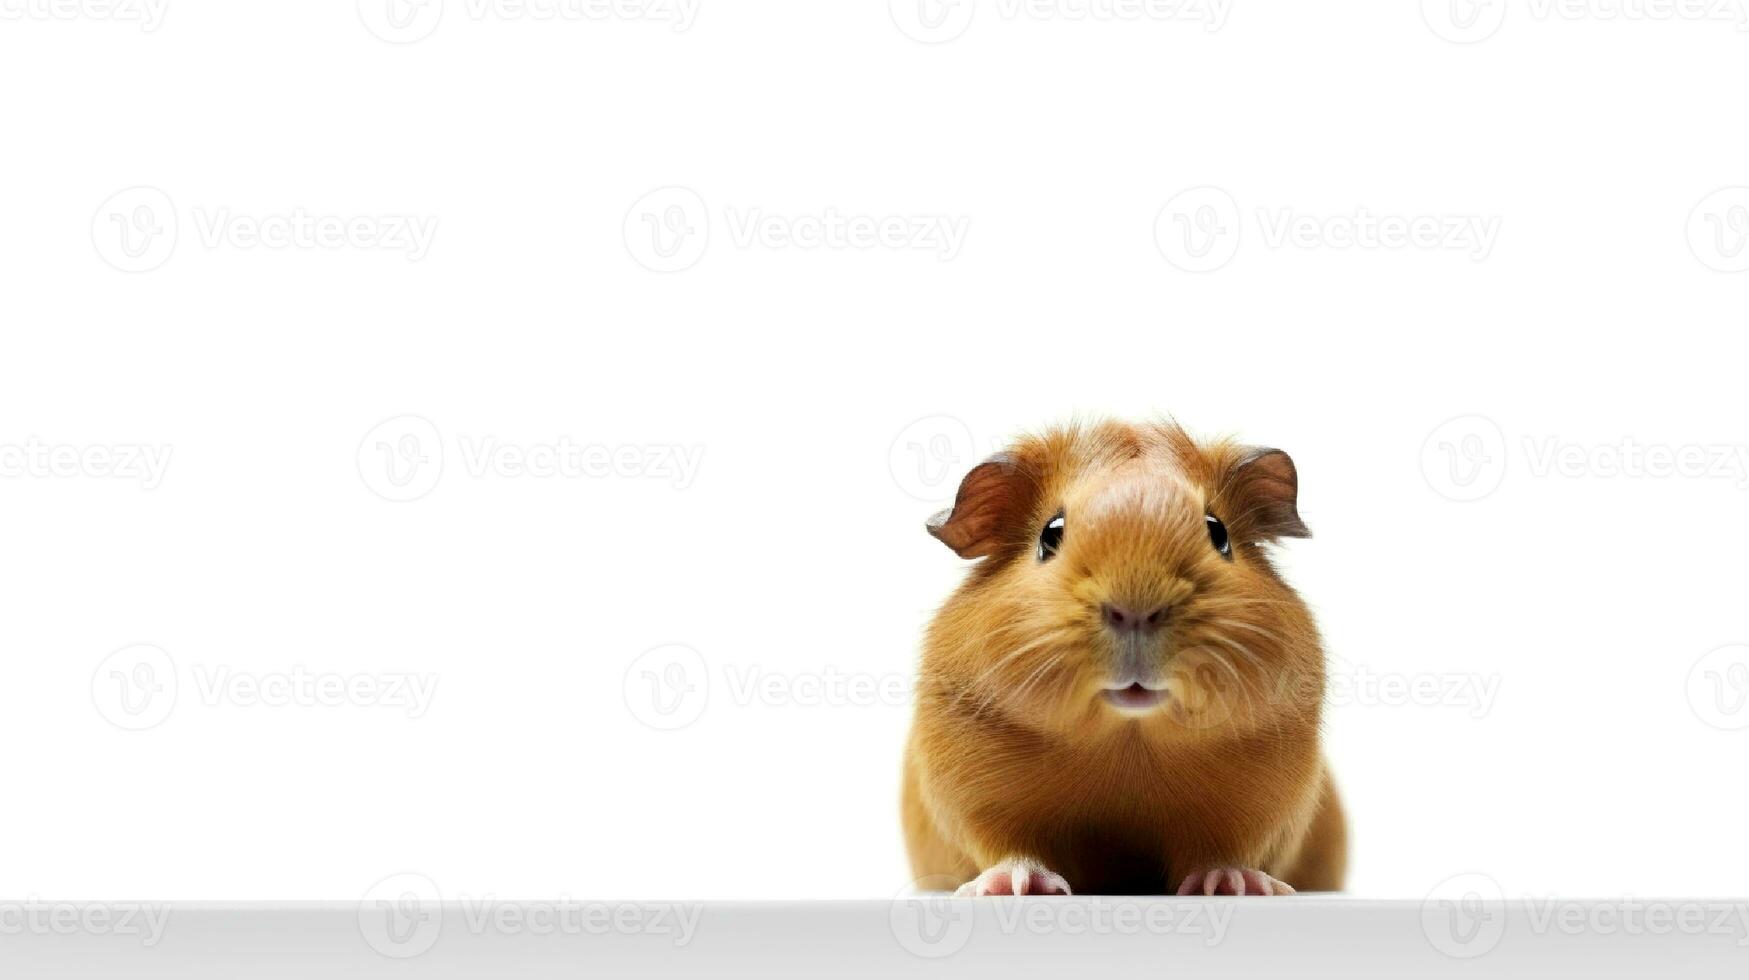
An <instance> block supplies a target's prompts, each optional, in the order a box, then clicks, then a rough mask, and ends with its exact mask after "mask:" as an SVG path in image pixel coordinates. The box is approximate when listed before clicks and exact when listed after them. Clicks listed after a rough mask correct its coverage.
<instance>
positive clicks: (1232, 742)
mask: <svg viewBox="0 0 1749 980" xmlns="http://www.w3.org/2000/svg"><path fill="white" fill-rule="evenodd" d="M1297 495H1298V476H1297V474H1296V472H1295V469H1294V464H1293V461H1292V460H1291V459H1289V458H1288V456H1287V454H1286V453H1283V452H1281V451H1279V450H1274V449H1255V448H1247V447H1244V446H1239V445H1236V444H1233V443H1231V442H1218V443H1213V444H1207V445H1204V444H1199V443H1198V442H1196V441H1195V440H1193V439H1192V438H1191V437H1189V436H1188V435H1186V434H1185V433H1184V431H1183V430H1182V429H1180V428H1179V427H1178V426H1176V425H1174V424H1168V423H1159V424H1145V425H1129V424H1123V423H1117V422H1104V423H1099V424H1092V425H1078V426H1071V427H1068V428H1062V429H1057V430H1053V431H1049V432H1046V433H1044V434H1043V435H1040V436H1035V437H1029V438H1026V439H1023V440H1021V441H1020V442H1018V443H1017V444H1015V445H1014V446H1012V447H1011V448H1010V449H1009V450H1007V451H1005V452H1003V453H999V454H998V455H996V456H995V457H993V458H991V459H990V460H987V461H986V462H984V463H981V464H979V465H978V466H977V467H975V468H974V469H973V470H972V471H971V472H970V473H968V474H967V475H966V477H965V479H964V481H963V482H962V483H961V484H960V487H959V493H958V495H957V496H956V497H955V499H954V505H953V507H952V508H951V509H949V510H947V511H943V512H942V513H940V514H937V515H936V516H935V517H934V518H933V519H931V520H930V522H929V532H930V533H931V534H933V535H934V536H935V537H936V538H938V539H940V540H941V542H942V543H944V544H946V545H947V546H948V547H949V548H952V549H953V550H954V552H955V553H957V554H958V555H959V556H960V557H962V558H975V559H979V561H978V564H976V565H974V566H973V567H972V568H971V569H970V571H969V573H968V575H967V577H966V580H965V581H964V583H962V584H961V585H960V587H959V589H958V590H956V591H955V592H954V594H953V596H952V597H951V598H949V599H948V601H947V603H946V605H944V606H943V607H942V609H941V610H940V612H939V613H937V614H936V616H935V619H934V620H933V621H932V622H931V623H930V626H929V630H928V634H927V637H926V640H925V643H924V650H923V663H922V673H921V676H920V679H919V684H918V703H917V708H916V717H915V720H914V722H913V724H912V730H911V737H910V741H909V744H908V746H907V749H906V759H905V777H904V791H903V801H902V811H903V813H902V816H903V820H904V825H905V837H906V846H907V849H908V850H909V852H910V856H911V867H912V872H913V874H914V875H915V876H916V877H917V878H918V879H919V881H925V880H927V881H929V882H931V883H933V884H937V885H939V884H940V883H944V882H946V883H952V884H957V883H960V882H964V884H963V885H961V886H960V887H959V894H962V895H989V894H998V895H1007V894H1014V895H1026V894H1070V893H1071V891H1073V892H1082V893H1094V894H1180V895H1184V894H1208V895H1216V894H1228V895H1284V894H1292V893H1293V892H1294V891H1295V890H1296V889H1307V890H1317V891H1329V890H1335V889H1339V888H1341V887H1342V879H1343V874H1344V870H1345V865H1346V853H1347V841H1346V829H1345V826H1344V821H1343V815H1342V810H1341V806H1340V804H1339V802H1338V800H1337V796H1336V789H1335V786H1334V784H1333V783H1332V781H1331V778H1330V774H1329V770H1328V767H1327V766H1326V765H1325V762H1324V758H1323V752H1322V750H1321V748H1320V747H1319V740H1318V735H1319V709H1320V704H1321V702H1322V700H1323V694H1324V653H1323V648H1322V646H1321V645H1320V642H1319V639H1318V632H1317V628H1316V626H1315V625H1314V624H1313V622H1312V615H1311V612H1310V611H1309V610H1308V609H1307V608H1306V606H1305V603H1304V602H1302V601H1301V600H1300V598H1299V596H1298V595H1297V594H1295V593H1294V591H1293V590H1292V589H1290V588H1289V587H1288V586H1287V584H1286V583H1285V582H1283V581H1282V579H1281V577H1280V576H1279V575H1278V574H1277V573H1276V571H1275V569H1274V567H1273V566H1272V565H1271V564H1270V562H1269V558H1268V556H1267V555H1266V554H1265V551H1264V546H1265V545H1266V544H1268V543H1269V542H1273V541H1276V540H1277V539H1280V538H1284V537H1305V536H1307V535H1308V534H1309V532H1308V531H1307V530H1306V527H1305V525H1304V524H1302V523H1301V522H1300V516H1299V510H1298V507H1297V503H1296V497H1297Z"/></svg>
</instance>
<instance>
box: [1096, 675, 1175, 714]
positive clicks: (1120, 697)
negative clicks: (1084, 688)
mask: <svg viewBox="0 0 1749 980" xmlns="http://www.w3.org/2000/svg"><path fill="white" fill-rule="evenodd" d="M1099 693H1100V696H1101V697H1103V698H1104V699H1105V703H1106V704H1109V705H1111V706H1112V707H1114V708H1116V709H1117V710H1119V711H1122V712H1124V713H1126V714H1129V713H1134V714H1144V713H1146V712H1149V711H1153V710H1154V709H1155V708H1158V707H1160V706H1161V705H1162V704H1165V703H1166V696H1167V694H1166V689H1165V688H1163V687H1158V688H1156V687H1148V686H1147V685H1145V684H1143V683H1141V682H1140V681H1137V682H1135V683H1133V684H1130V685H1129V686H1127V687H1108V688H1105V689H1104V690H1102V691H1100V692H1099Z"/></svg>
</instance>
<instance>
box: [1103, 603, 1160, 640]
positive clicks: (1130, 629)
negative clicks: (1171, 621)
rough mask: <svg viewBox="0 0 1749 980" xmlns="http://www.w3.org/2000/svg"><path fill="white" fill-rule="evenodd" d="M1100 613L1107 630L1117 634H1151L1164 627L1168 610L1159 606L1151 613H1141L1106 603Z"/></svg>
mask: <svg viewBox="0 0 1749 980" xmlns="http://www.w3.org/2000/svg"><path fill="white" fill-rule="evenodd" d="M1100 612H1101V613H1102V614H1103V616H1104V618H1105V625H1106V626H1107V627H1108V628H1109V629H1113V630H1116V631H1117V632H1119V633H1152V632H1153V631H1155V630H1157V629H1159V628H1160V627H1162V626H1164V625H1166V615H1167V613H1168V612H1169V610H1168V608H1167V607H1166V606H1161V607H1160V608H1158V609H1156V610H1154V611H1153V612H1146V613H1143V612H1136V611H1134V610H1131V609H1125V608H1124V607H1122V606H1114V605H1112V604H1111V603H1109V602H1108V603H1106V604H1105V605H1104V606H1103V607H1101V609H1100Z"/></svg>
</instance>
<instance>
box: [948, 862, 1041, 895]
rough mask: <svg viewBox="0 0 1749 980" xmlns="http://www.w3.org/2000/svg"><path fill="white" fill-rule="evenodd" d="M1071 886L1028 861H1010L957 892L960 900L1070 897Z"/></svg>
mask: <svg viewBox="0 0 1749 980" xmlns="http://www.w3.org/2000/svg"><path fill="white" fill-rule="evenodd" d="M1069 893H1070V892H1069V883H1068V882H1067V881H1064V880H1063V876H1062V875H1060V874H1057V873H1056V872H1054V871H1052V870H1050V869H1049V868H1046V867H1045V866H1044V865H1042V864H1039V863H1038V862H1037V861H1029V860H1026V859H1024V858H1009V859H1008V860H1006V861H1002V862H1000V863H998V864H997V865H996V866H995V867H993V868H991V869H989V870H988V871H985V872H984V873H983V874H981V875H979V876H977V877H976V878H973V879H972V880H971V881H968V882H966V883H965V884H963V885H961V886H960V887H959V890H958V891H956V892H954V896H955V897H956V898H978V897H980V896H983V895H1067V894H1069Z"/></svg>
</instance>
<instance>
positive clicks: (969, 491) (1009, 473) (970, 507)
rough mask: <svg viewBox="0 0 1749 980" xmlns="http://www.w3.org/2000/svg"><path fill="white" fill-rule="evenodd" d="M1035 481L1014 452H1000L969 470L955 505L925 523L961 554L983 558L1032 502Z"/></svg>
mask: <svg viewBox="0 0 1749 980" xmlns="http://www.w3.org/2000/svg"><path fill="white" fill-rule="evenodd" d="M1032 486H1033V481H1032V479H1031V478H1030V477H1028V476H1027V474H1026V473H1025V472H1024V471H1023V470H1022V468H1021V465H1020V461H1019V460H1018V459H1017V458H1016V457H1014V456H1013V455H1011V454H1008V453H997V454H996V455H994V456H992V457H990V458H989V459H987V460H985V461H984V462H982V463H979V464H978V465H977V466H974V467H972V471H971V472H970V473H967V474H966V478H965V479H964V480H961V481H960V488H959V492H958V493H957V494H955V495H954V498H953V506H952V507H950V508H948V509H947V510H944V511H942V512H941V513H939V514H936V515H935V516H934V517H931V518H930V519H929V523H928V524H927V525H925V526H926V527H927V528H928V529H929V533H930V534H933V535H934V536H935V538H936V540H938V541H940V542H941V543H942V544H945V545H947V546H948V547H949V548H952V549H953V552H954V554H956V555H959V556H960V557H961V558H983V557H984V556H986V555H991V554H995V553H996V552H997V551H998V550H999V549H1000V548H1001V546H1002V544H1003V541H1004V533H1005V532H1007V531H1008V530H1009V529H1011V528H1013V527H1014V526H1015V524H1016V523H1017V522H1018V521H1019V520H1020V519H1021V518H1022V517H1023V516H1024V515H1025V514H1026V512H1027V511H1028V510H1029V509H1030V508H1031V506H1032V500H1031V495H1032Z"/></svg>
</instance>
